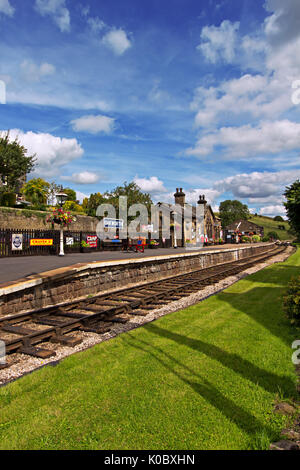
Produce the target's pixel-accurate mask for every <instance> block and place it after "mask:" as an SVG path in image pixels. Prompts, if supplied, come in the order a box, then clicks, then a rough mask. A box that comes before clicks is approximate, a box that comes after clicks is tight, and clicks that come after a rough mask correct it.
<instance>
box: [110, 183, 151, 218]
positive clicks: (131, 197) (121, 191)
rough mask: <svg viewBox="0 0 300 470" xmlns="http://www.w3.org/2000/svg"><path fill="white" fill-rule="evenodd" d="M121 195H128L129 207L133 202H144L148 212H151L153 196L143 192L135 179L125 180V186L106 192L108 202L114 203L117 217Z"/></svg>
mask: <svg viewBox="0 0 300 470" xmlns="http://www.w3.org/2000/svg"><path fill="white" fill-rule="evenodd" d="M120 196H126V197H127V207H128V208H129V207H130V206H132V205H133V204H144V205H145V206H146V207H147V209H148V213H149V214H150V210H151V204H152V200H151V196H150V194H147V193H143V192H142V190H141V188H140V187H139V186H138V185H137V184H136V183H135V182H134V181H132V182H131V183H127V182H126V181H125V183H124V184H123V186H117V187H116V188H115V189H113V190H112V191H111V192H106V193H105V197H106V199H107V202H108V203H110V204H112V205H113V206H114V207H115V209H116V213H117V217H118V216H119V198H120ZM128 220H129V219H128Z"/></svg>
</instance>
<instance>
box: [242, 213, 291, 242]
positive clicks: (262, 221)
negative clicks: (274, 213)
mask: <svg viewBox="0 0 300 470" xmlns="http://www.w3.org/2000/svg"><path fill="white" fill-rule="evenodd" d="M249 220H250V221H251V222H254V223H255V224H257V225H260V226H261V227H264V230H265V235H267V233H268V232H276V233H277V234H278V237H279V239H280V240H293V238H294V236H293V235H292V234H291V233H290V232H289V230H290V226H289V223H288V222H276V221H275V220H273V219H272V218H271V217H266V216H263V215H257V216H255V215H253V216H251V217H250V219H249ZM279 225H283V226H284V227H285V230H280V229H279V228H278V227H279Z"/></svg>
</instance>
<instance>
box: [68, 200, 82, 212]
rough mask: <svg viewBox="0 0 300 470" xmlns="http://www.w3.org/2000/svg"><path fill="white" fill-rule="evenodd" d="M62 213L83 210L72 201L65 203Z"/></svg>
mask: <svg viewBox="0 0 300 470" xmlns="http://www.w3.org/2000/svg"><path fill="white" fill-rule="evenodd" d="M64 211H73V212H84V210H83V208H82V207H81V206H80V205H79V204H77V203H76V202H74V201H67V202H65V203H64Z"/></svg>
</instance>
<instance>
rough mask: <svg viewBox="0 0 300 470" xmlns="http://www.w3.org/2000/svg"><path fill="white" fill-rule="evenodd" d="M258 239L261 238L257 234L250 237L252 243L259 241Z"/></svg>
mask: <svg viewBox="0 0 300 470" xmlns="http://www.w3.org/2000/svg"><path fill="white" fill-rule="evenodd" d="M260 240H261V238H260V236H259V235H253V237H252V241H253V243H259V242H260Z"/></svg>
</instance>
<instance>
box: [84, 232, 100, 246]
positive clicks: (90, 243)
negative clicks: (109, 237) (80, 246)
mask: <svg viewBox="0 0 300 470" xmlns="http://www.w3.org/2000/svg"><path fill="white" fill-rule="evenodd" d="M97 239H98V237H97V235H95V236H94V235H93V236H87V237H86V242H87V244H88V246H89V247H90V248H97Z"/></svg>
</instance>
